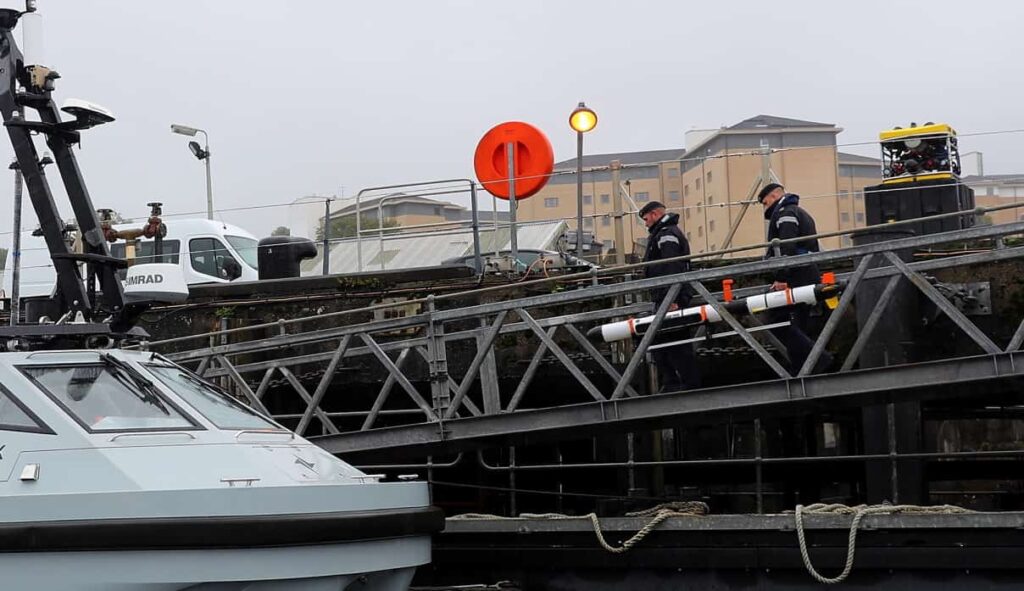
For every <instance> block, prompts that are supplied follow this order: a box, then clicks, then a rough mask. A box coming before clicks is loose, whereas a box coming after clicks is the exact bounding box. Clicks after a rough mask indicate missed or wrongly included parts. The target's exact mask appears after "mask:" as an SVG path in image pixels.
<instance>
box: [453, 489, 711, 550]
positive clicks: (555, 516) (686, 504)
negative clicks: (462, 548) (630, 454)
mask: <svg viewBox="0 0 1024 591" xmlns="http://www.w3.org/2000/svg"><path fill="white" fill-rule="evenodd" d="M707 514H708V506H707V504H706V503H703V502H701V501H673V502H670V503H661V504H659V505H655V506H654V507H651V508H649V509H643V510H640V511H631V512H629V513H626V517H650V518H651V519H650V520H649V521H648V522H647V523H646V524H644V526H643V527H642V528H640V529H639V530H638V531H637V532H636V533H635V534H633V537H631V538H629V539H628V540H626V541H625V542H623V543H622V545H621V546H612V545H611V544H609V543H608V540H607V539H606V538H605V537H604V532H603V531H602V530H601V521H600V519H598V517H597V513H587V514H586V515H563V514H562V513H521V514H520V515H519V516H518V517H503V516H501V515H491V514H488V513H463V514H461V515H455V516H452V517H449V518H448V519H451V520H455V521H463V520H475V519H495V520H511V519H547V520H552V521H567V520H578V519H589V520H590V524H591V525H592V526H593V528H594V535H595V536H596V537H597V542H598V543H599V544H600V545H601V547H602V548H604V549H605V550H607V551H608V552H611V553H612V554H622V553H625V552H628V551H629V550H630V548H632V547H633V546H636V545H637V544H639V543H640V541H641V540H643V539H644V538H646V537H647V535H648V534H650V533H651V532H652V531H654V530H655V529H656V528H657V527H658V525H660V524H661V522H663V521H665V520H666V519H668V518H669V517H696V516H701V515H707Z"/></svg>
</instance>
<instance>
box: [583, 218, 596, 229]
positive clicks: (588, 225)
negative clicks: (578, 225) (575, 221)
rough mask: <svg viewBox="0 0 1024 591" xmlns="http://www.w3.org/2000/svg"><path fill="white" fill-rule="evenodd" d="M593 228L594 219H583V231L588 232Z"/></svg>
mask: <svg viewBox="0 0 1024 591" xmlns="http://www.w3.org/2000/svg"><path fill="white" fill-rule="evenodd" d="M593 227H594V218H583V229H584V230H590V229H593Z"/></svg>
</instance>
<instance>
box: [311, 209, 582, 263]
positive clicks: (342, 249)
mask: <svg viewBox="0 0 1024 591" xmlns="http://www.w3.org/2000/svg"><path fill="white" fill-rule="evenodd" d="M566 227H567V226H566V223H565V222H563V221H553V222H550V221H549V222H527V223H520V224H518V228H517V232H516V236H517V237H518V246H519V248H521V249H540V250H558V240H559V239H560V238H561V237H562V235H563V234H564V233H565V231H566ZM510 238H511V232H510V231H509V228H508V226H498V228H497V230H495V228H494V226H484V225H481V227H480V250H481V251H482V252H483V253H485V254H486V253H487V252H494V251H495V250H498V251H507V250H509V249H511V247H512V245H511V241H510ZM358 250H359V249H358V246H357V244H356V241H355V240H354V239H346V240H342V241H339V242H336V243H334V245H333V246H332V247H331V259H330V272H331V274H337V273H357V272H359V270H360V269H359V265H358V264H357V257H358V254H357V253H358ZM382 251H383V253H382ZM472 252H473V231H472V230H438V231H433V232H429V233H420V234H392V235H390V236H389V235H387V234H385V235H384V240H383V248H382V244H381V241H380V240H378V239H377V238H370V237H366V238H363V241H362V259H363V268H362V270H363V271H372V270H378V269H386V270H394V269H412V268H416V267H432V266H436V265H440V264H442V263H443V262H444V261H445V260H447V259H451V258H455V257H460V256H465V255H467V254H472ZM382 259H383V260H382ZM382 262H383V266H382ZM322 269H323V262H322V258H321V256H319V255H318V256H317V257H316V258H314V259H310V260H306V261H303V264H302V274H303V276H310V275H320V274H321V270H322Z"/></svg>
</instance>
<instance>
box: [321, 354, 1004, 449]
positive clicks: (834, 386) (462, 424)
mask: <svg viewBox="0 0 1024 591" xmlns="http://www.w3.org/2000/svg"><path fill="white" fill-rule="evenodd" d="M1021 377H1024V363H1022V359H1021V354H1019V353H999V354H995V355H983V356H977V357H965V358H957V359H948V360H944V361H935V362H929V363H917V364H912V365H902V366H889V367H881V368H872V369H865V370H858V371H851V372H847V373H839V374H822V375H815V376H809V377H805V378H794V379H788V380H773V381H769V382H755V383H748V384H739V385H735V386H724V387H720V388H710V389H704V390H691V391H687V392H681V393H676V394H663V395H660V396H641V397H639V398H627V399H622V400H607V401H604V402H590V403H584V404H574V405H568V406H559V407H554V408H545V409H536V410H524V411H519V412H515V413H509V414H503V415H497V416H482V417H474V418H468V419H459V420H453V421H448V422H446V423H445V432H444V433H443V434H440V433H438V430H437V426H436V425H434V424H419V425H410V426H405V427H393V428H387V429H375V430H372V431H364V432H359V433H347V434H341V435H333V436H326V437H319V438H314V439H313V441H315V442H316V443H317V444H318V445H320V446H321V447H323V448H324V449H326V450H327V451H329V452H331V453H356V452H373V451H380V450H391V451H405V452H409V453H416V454H429V453H439V452H441V451H445V452H447V451H453V450H458V449H464V448H473V447H482V446H496V445H509V444H510V443H513V444H514V443H515V442H517V441H526V440H530V441H536V440H537V439H538V438H542V437H548V438H552V439H558V438H560V439H572V438H579V437H586V436H588V435H590V434H593V433H597V432H600V433H604V434H607V433H612V432H621V431H629V430H631V429H652V428H658V427H660V426H662V425H668V424H678V423H679V422H683V421H686V420H708V419H718V418H722V417H735V418H736V419H737V420H740V419H747V418H756V417H761V416H766V415H770V414H791V413H799V412H806V411H808V410H810V409H813V408H817V407H819V406H821V407H826V406H827V407H830V408H835V407H842V406H844V405H845V406H854V405H863V404H877V403H881V402H888V401H898V402H903V401H909V400H915V399H930V398H943V397H949V396H954V395H956V392H957V391H959V392H961V393H962V392H963V387H964V386H965V385H970V384H975V385H977V384H981V383H993V384H996V385H1000V383H1001V382H1006V381H1008V380H1012V379H1019V378H1021Z"/></svg>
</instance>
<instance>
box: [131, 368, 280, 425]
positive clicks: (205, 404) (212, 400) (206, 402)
mask: <svg viewBox="0 0 1024 591" xmlns="http://www.w3.org/2000/svg"><path fill="white" fill-rule="evenodd" d="M146 367H147V369H149V371H151V372H153V373H154V374H156V376H157V377H158V378H160V381H161V382H163V383H164V384H165V385H167V387H168V388H170V389H171V390H174V393H175V394H177V395H178V396H180V397H181V398H183V399H184V400H185V402H187V403H189V404H191V405H192V406H193V407H195V409H196V410H197V411H199V412H200V414H202V415H203V416H204V417H206V418H207V419H209V421H210V422H211V423H213V424H214V425H216V426H217V427H218V428H220V429H279V428H280V427H279V426H278V425H276V424H274V423H273V422H271V421H268V420H267V419H265V418H263V416H261V415H259V414H257V413H256V412H254V411H252V410H250V409H249V408H248V407H246V406H244V405H242V404H240V403H239V402H238V401H236V400H235V399H234V398H232V397H231V396H229V395H228V394H227V393H225V392H223V391H222V390H220V389H218V388H216V387H215V386H213V384H210V383H209V382H207V381H206V380H203V379H202V378H200V377H198V376H196V375H195V374H193V373H191V372H189V371H187V370H184V369H182V368H180V367H176V366H173V365H147V366H146Z"/></svg>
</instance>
